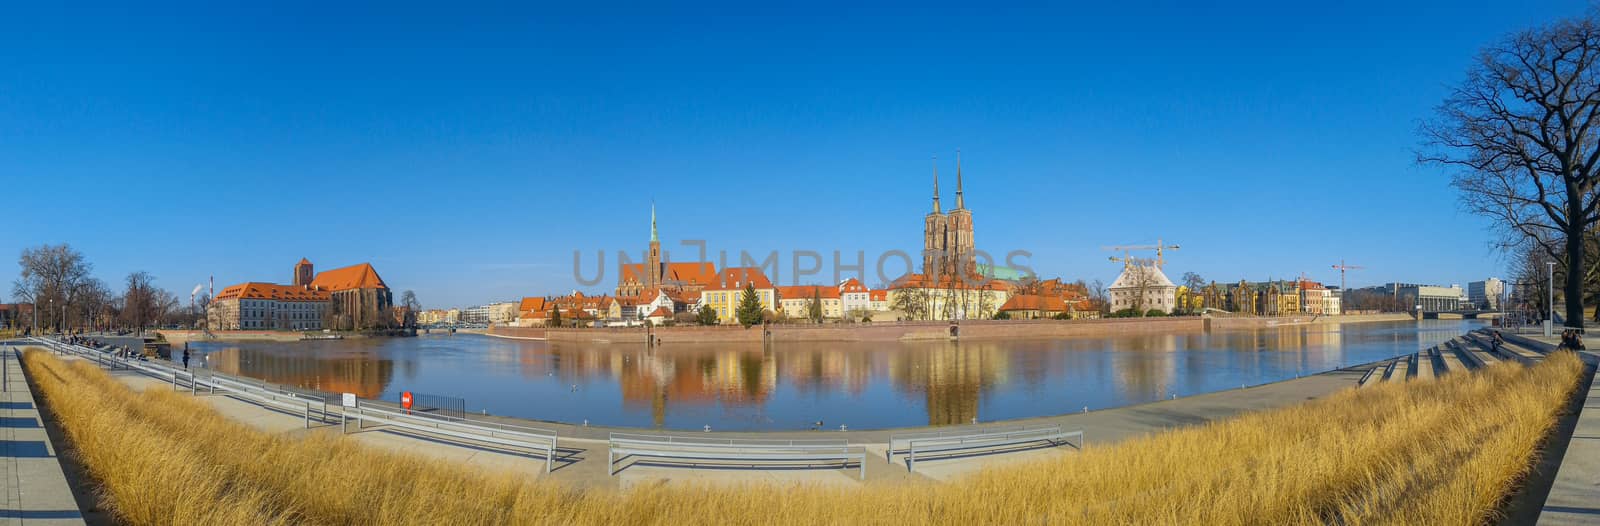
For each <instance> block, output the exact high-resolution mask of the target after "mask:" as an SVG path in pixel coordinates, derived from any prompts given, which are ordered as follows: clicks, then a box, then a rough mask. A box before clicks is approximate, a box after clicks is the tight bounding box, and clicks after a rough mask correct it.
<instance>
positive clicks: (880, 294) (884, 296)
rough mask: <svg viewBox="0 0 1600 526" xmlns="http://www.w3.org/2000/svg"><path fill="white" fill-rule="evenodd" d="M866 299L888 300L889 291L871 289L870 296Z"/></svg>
mask: <svg viewBox="0 0 1600 526" xmlns="http://www.w3.org/2000/svg"><path fill="white" fill-rule="evenodd" d="M868 299H870V300H871V301H889V291H887V290H882V289H879V290H874V291H872V296H871V297H870V298H868Z"/></svg>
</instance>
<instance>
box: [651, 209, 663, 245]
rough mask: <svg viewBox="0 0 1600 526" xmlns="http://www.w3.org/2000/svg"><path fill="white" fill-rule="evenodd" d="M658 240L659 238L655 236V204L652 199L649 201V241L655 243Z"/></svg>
mask: <svg viewBox="0 0 1600 526" xmlns="http://www.w3.org/2000/svg"><path fill="white" fill-rule="evenodd" d="M658 241H661V240H660V239H659V238H657V237H656V204H655V202H654V201H652V202H651V203H650V242H651V243H655V242H658Z"/></svg>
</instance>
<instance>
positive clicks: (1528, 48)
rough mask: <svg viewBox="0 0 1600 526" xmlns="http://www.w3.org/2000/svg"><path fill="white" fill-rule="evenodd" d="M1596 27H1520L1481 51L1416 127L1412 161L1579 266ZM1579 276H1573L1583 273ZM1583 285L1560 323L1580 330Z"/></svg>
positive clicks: (1593, 164)
mask: <svg viewBox="0 0 1600 526" xmlns="http://www.w3.org/2000/svg"><path fill="white" fill-rule="evenodd" d="M1597 60H1600V23H1597V22H1596V20H1595V19H1594V18H1593V16H1588V17H1583V18H1577V19H1569V20H1562V21H1559V22H1556V23H1554V24H1551V25H1548V26H1544V27H1539V28H1534V29H1530V30H1526V31H1522V32H1520V33H1517V34H1515V35H1512V36H1511V37H1509V38H1507V39H1506V40H1505V41H1503V42H1501V43H1499V44H1496V45H1494V46H1491V47H1489V48H1487V49H1485V50H1483V51H1482V53H1481V54H1480V55H1479V57H1478V60H1477V63H1476V64H1475V65H1474V66H1473V67H1472V68H1471V69H1470V70H1469V71H1468V72H1467V78H1466V80H1465V81H1464V82H1463V83H1462V84H1461V85H1460V86H1458V87H1457V88H1455V90H1454V91H1453V92H1452V93H1451V95H1450V96H1449V97H1448V98H1447V99H1445V101H1444V102H1443V103H1442V104H1440V106H1439V108H1438V110H1437V113H1438V114H1437V116H1436V117H1435V119H1433V120H1432V121H1430V122H1427V123H1425V124H1423V126H1422V128H1421V133H1422V135H1423V137H1424V146H1423V148H1422V149H1421V150H1420V151H1419V152H1418V155H1417V158H1418V161H1419V162H1421V163H1424V164H1430V165H1435V166H1441V167H1445V168H1447V169H1450V170H1451V171H1452V173H1451V177H1452V184H1453V185H1454V186H1455V187H1456V188H1458V189H1460V190H1461V194H1462V197H1461V199H1462V203H1463V205H1464V206H1465V208H1466V209H1467V210H1469V211H1471V212H1473V213H1475V214H1479V215H1482V216H1485V217H1489V218H1491V219H1492V220H1494V221H1495V222H1497V223H1498V224H1499V225H1500V226H1502V227H1503V228H1504V231H1505V232H1506V233H1507V234H1508V235H1507V236H1506V237H1505V239H1503V240H1502V241H1501V246H1502V248H1514V247H1517V246H1521V245H1523V244H1531V245H1533V246H1535V247H1537V248H1538V249H1540V250H1542V251H1543V252H1545V254H1546V255H1548V256H1550V257H1551V258H1555V259H1558V260H1560V262H1561V265H1562V267H1563V268H1566V269H1586V267H1585V265H1584V264H1585V260H1584V250H1583V243H1584V240H1583V238H1584V232H1586V231H1587V230H1588V229H1589V227H1590V226H1591V225H1593V224H1594V223H1595V222H1596V219H1597V215H1596V210H1597V209H1596V207H1597V206H1600V199H1597V196H1596V192H1595V187H1596V184H1597V183H1600V174H1597V173H1596V168H1597V167H1600V147H1597V145H1596V134H1597V133H1600V132H1596V131H1595V130H1593V129H1592V128H1593V127H1594V126H1595V125H1596V124H1597V123H1600V70H1597V69H1596V68H1597V67H1600V64H1596V61H1597ZM1582 271H1583V270H1580V272H1582ZM1582 283H1583V280H1579V279H1575V280H1568V281H1567V283H1566V284H1565V286H1564V291H1565V294H1564V296H1565V298H1566V313H1567V316H1566V317H1567V324H1569V325H1572V326H1576V327H1581V326H1582V324H1583V291H1582Z"/></svg>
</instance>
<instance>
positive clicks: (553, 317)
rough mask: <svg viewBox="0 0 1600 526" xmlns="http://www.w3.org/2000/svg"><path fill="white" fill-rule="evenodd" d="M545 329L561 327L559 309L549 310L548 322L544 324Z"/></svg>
mask: <svg viewBox="0 0 1600 526" xmlns="http://www.w3.org/2000/svg"><path fill="white" fill-rule="evenodd" d="M544 324H545V326H546V327H560V326H561V307H556V308H553V309H550V321H547V322H545V323H544Z"/></svg>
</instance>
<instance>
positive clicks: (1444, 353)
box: [1435, 345, 1467, 374]
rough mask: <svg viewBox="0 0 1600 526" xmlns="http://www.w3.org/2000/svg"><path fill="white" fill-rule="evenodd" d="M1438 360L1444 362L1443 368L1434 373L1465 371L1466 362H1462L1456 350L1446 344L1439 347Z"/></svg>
mask: <svg viewBox="0 0 1600 526" xmlns="http://www.w3.org/2000/svg"><path fill="white" fill-rule="evenodd" d="M1439 361H1440V362H1442V363H1443V364H1444V369H1443V370H1441V371H1435V372H1436V374H1449V373H1464V372H1467V364H1466V362H1462V361H1461V356H1460V355H1457V354H1456V350H1455V349H1454V348H1452V347H1450V346H1448V345H1446V346H1444V347H1443V348H1442V349H1440V352H1439Z"/></svg>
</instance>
